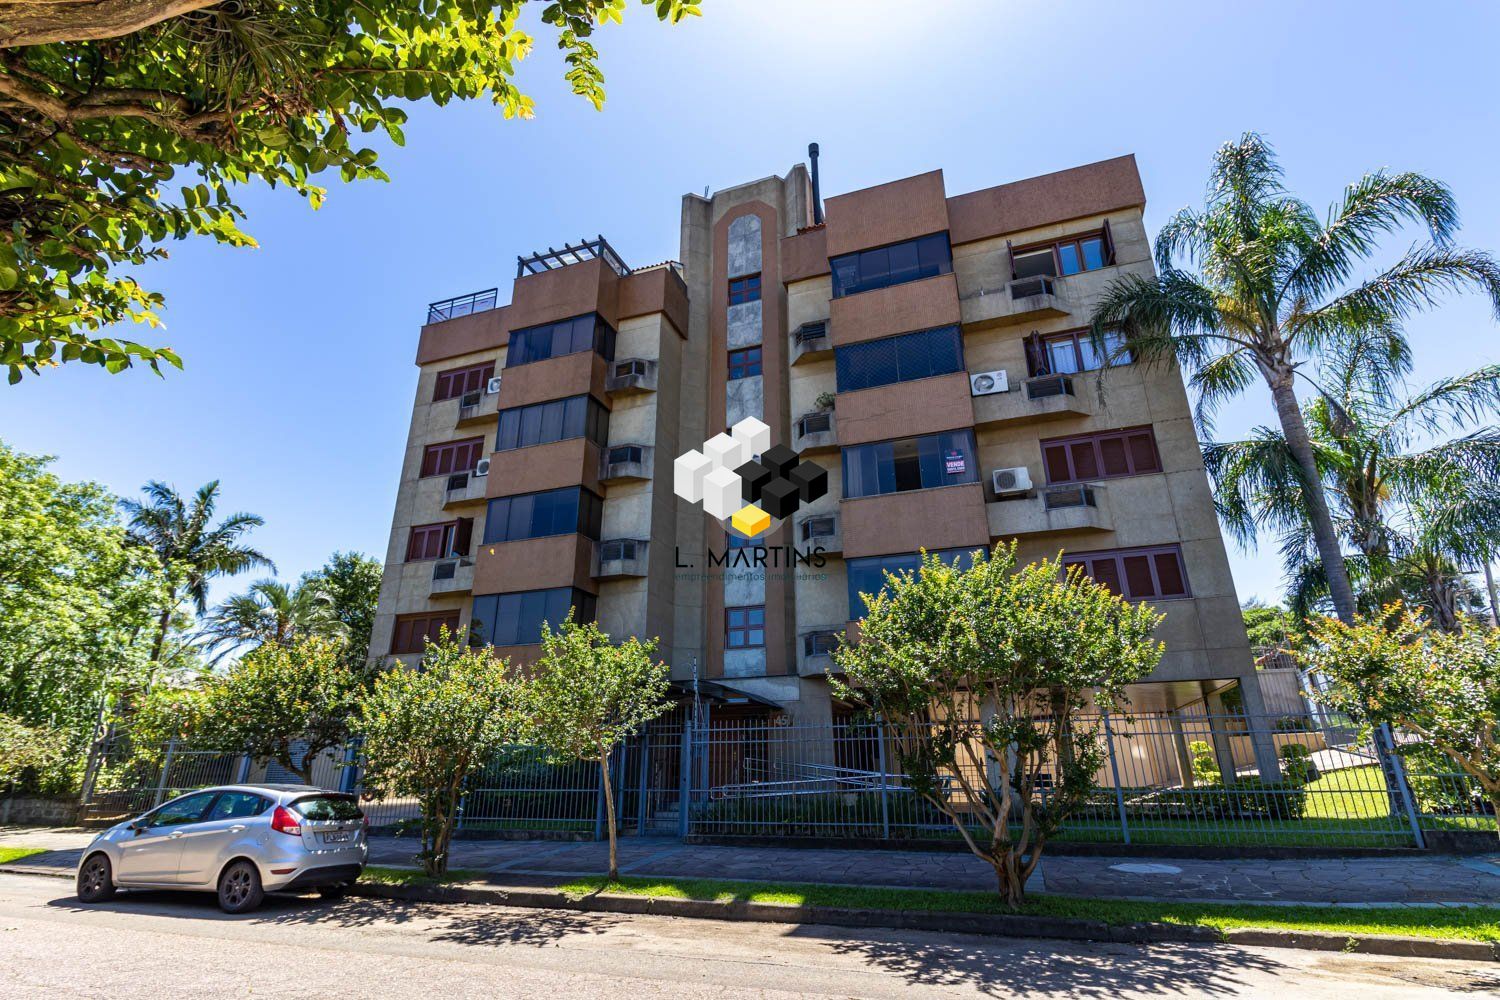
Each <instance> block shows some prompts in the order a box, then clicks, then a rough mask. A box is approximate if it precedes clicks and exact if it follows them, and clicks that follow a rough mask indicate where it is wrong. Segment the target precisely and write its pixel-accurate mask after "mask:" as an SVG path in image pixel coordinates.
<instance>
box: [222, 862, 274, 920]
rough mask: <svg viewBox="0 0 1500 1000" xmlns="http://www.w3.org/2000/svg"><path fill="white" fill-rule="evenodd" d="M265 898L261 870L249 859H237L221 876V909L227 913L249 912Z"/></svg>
mask: <svg viewBox="0 0 1500 1000" xmlns="http://www.w3.org/2000/svg"><path fill="white" fill-rule="evenodd" d="M265 898H266V893H265V890H264V889H262V888H261V887H260V870H259V869H257V868H256V867H255V865H253V864H251V863H250V862H249V861H236V862H235V863H234V864H232V865H230V866H229V867H228V868H226V869H224V874H222V875H220V876H219V909H221V910H223V911H224V912H225V913H249V912H250V911H251V910H253V909H255V908H256V907H257V906H259V905H260V901H261V900H263V899H265Z"/></svg>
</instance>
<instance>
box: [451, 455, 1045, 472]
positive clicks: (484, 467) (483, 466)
mask: <svg viewBox="0 0 1500 1000" xmlns="http://www.w3.org/2000/svg"><path fill="white" fill-rule="evenodd" d="M1022 471H1025V470H1022ZM489 474H490V460H489V459H487V458H481V459H480V460H479V461H478V462H476V463H474V475H476V476H488V475H489Z"/></svg>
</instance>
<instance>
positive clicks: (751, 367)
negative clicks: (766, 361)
mask: <svg viewBox="0 0 1500 1000" xmlns="http://www.w3.org/2000/svg"><path fill="white" fill-rule="evenodd" d="M759 374H760V348H759V347H747V348H745V349H744V350H741V351H730V352H729V380H730V381H731V382H732V381H734V380H735V379H739V378H750V377H751V376H753V375H759Z"/></svg>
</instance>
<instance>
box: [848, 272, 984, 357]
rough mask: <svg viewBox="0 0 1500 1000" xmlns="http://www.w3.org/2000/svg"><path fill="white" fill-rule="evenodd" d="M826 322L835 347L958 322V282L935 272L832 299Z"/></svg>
mask: <svg viewBox="0 0 1500 1000" xmlns="http://www.w3.org/2000/svg"><path fill="white" fill-rule="evenodd" d="M828 310H829V317H828V324H829V327H830V329H831V331H832V334H833V343H834V345H835V346H837V347H842V346H844V345H845V344H857V343H860V342H861V341H865V340H877V339H879V338H881V337H891V336H894V335H896V334H898V333H907V332H909V331H911V330H926V329H930V328H931V327H935V326H947V325H948V324H950V323H958V322H960V320H961V317H962V315H963V312H962V309H961V307H960V303H959V300H958V281H957V279H956V278H954V276H953V275H952V274H938V275H934V276H933V277H930V278H920V279H918V280H916V281H907V282H904V283H902V284H899V285H887V286H886V287H885V288H872V289H871V290H870V291H868V292H858V293H856V294H854V295H845V296H843V297H841V298H837V299H834V300H833V301H832V302H830V303H829V305H828Z"/></svg>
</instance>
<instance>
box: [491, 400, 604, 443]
mask: <svg viewBox="0 0 1500 1000" xmlns="http://www.w3.org/2000/svg"><path fill="white" fill-rule="evenodd" d="M608 436H609V411H608V410H606V409H605V408H604V407H603V406H602V405H601V404H600V403H599V401H598V400H597V399H594V398H593V397H592V396H570V397H569V398H567V399H554V400H552V401H550V402H546V403H533V404H531V405H530V406H513V407H511V408H509V409H505V410H501V411H500V430H499V433H498V434H497V435H496V440H495V450H496V451H510V450H512V449H515V448H529V447H531V446H533V445H538V444H551V443H552V442H554V441H567V440H570V439H572V438H577V437H587V438H588V439H589V440H591V441H593V442H594V443H595V444H597V445H600V446H601V447H602V446H603V444H604V441H605V439H606V438H607V437H608Z"/></svg>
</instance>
